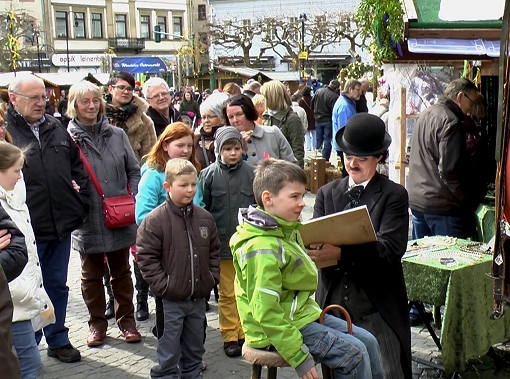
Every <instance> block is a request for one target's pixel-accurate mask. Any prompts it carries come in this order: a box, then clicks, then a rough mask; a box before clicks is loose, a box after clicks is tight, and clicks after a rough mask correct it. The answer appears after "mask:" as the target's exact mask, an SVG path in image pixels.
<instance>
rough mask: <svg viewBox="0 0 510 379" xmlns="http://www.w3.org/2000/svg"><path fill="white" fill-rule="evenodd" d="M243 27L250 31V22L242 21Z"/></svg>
mask: <svg viewBox="0 0 510 379" xmlns="http://www.w3.org/2000/svg"><path fill="white" fill-rule="evenodd" d="M243 27H244V28H248V29H251V20H247V19H246V20H243Z"/></svg>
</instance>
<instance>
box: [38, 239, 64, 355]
mask: <svg viewBox="0 0 510 379" xmlns="http://www.w3.org/2000/svg"><path fill="white" fill-rule="evenodd" d="M70 252H71V235H69V236H68V237H66V238H64V239H61V240H51V241H37V254H38V255H39V263H40V264H41V272H42V278H43V284H44V289H45V290H46V293H47V294H48V296H49V298H50V300H51V302H52V303H53V307H54V308H55V319H56V321H55V323H54V324H50V325H48V326H46V327H44V328H43V330H42V331H40V330H39V331H37V332H36V333H35V339H36V342H37V343H39V342H41V339H42V335H43V332H44V338H46V343H47V344H48V347H49V348H50V349H57V348H59V347H62V346H64V345H68V344H69V343H70V342H69V337H68V331H69V329H68V328H66V327H65V322H66V312H67V299H68V296H69V287H67V269H68V266H69V256H70Z"/></svg>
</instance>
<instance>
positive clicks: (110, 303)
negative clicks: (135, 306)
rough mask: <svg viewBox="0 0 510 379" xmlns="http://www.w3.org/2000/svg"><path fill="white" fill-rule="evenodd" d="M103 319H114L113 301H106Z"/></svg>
mask: <svg viewBox="0 0 510 379" xmlns="http://www.w3.org/2000/svg"><path fill="white" fill-rule="evenodd" d="M104 317H105V318H106V319H107V320H109V319H111V318H114V317H115V307H114V305H113V300H110V301H108V303H107V304H106V312H105V313H104Z"/></svg>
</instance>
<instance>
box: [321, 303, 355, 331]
mask: <svg viewBox="0 0 510 379" xmlns="http://www.w3.org/2000/svg"><path fill="white" fill-rule="evenodd" d="M332 309H338V310H339V311H340V312H342V314H343V315H344V317H345V321H346V322H347V331H348V332H349V334H352V320H351V316H350V315H349V312H347V310H346V309H345V308H344V307H342V306H341V305H338V304H331V305H328V306H327V307H326V308H324V309H323V310H322V312H321V317H319V322H320V323H321V324H322V323H323V322H324V315H325V314H326V313H328V312H329V311H330V310H332Z"/></svg>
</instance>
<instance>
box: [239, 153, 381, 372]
mask: <svg viewBox="0 0 510 379" xmlns="http://www.w3.org/2000/svg"><path fill="white" fill-rule="evenodd" d="M305 186H306V174H305V172H304V171H303V169H301V168H300V167H298V166H296V165H295V164H293V163H289V162H286V161H282V160H274V159H267V160H264V161H261V162H260V163H259V165H258V167H257V169H256V173H255V179H254V182H253V193H254V195H255V200H256V201H257V204H258V205H259V206H258V207H257V208H253V207H250V208H248V210H246V209H244V210H241V211H240V216H241V217H242V219H241V220H240V225H239V226H238V227H237V231H236V233H235V234H234V235H233V236H232V238H231V240H230V247H231V249H232V253H233V256H234V267H235V270H236V280H235V292H236V297H237V307H238V310H239V316H240V318H241V323H242V326H243V329H244V333H245V336H246V343H247V344H248V346H250V347H252V348H259V349H267V348H270V347H274V348H275V349H276V351H277V352H278V353H279V354H280V355H281V356H282V358H283V359H285V361H286V362H287V363H288V364H289V365H290V366H292V367H293V368H294V369H296V372H297V374H298V375H299V377H301V378H305V379H317V378H318V375H317V371H316V369H315V362H314V360H316V361H318V362H323V363H324V364H326V365H327V366H328V367H330V368H332V369H333V370H334V377H335V378H336V379H338V378H363V379H372V378H381V379H382V378H383V375H382V369H381V361H380V359H381V358H380V352H379V345H378V344H377V341H376V339H375V338H374V336H372V335H371V334H370V333H369V332H367V331H366V330H364V329H361V328H358V327H356V326H353V335H350V334H348V333H347V323H346V322H345V321H344V320H342V319H339V318H336V317H334V316H331V315H325V318H324V324H323V325H321V324H320V323H319V322H318V320H319V317H320V314H321V309H320V307H319V306H318V305H317V303H316V302H315V301H314V300H313V299H312V295H313V294H314V292H315V290H316V289H317V267H316V266H315V264H314V263H313V262H312V260H311V259H310V258H309V257H308V255H307V254H306V251H305V247H304V246H303V241H302V239H301V236H300V234H299V229H300V227H301V223H300V222H299V217H300V215H301V211H302V210H303V208H304V207H305V202H304V200H303V196H304V194H305V192H306V190H305ZM241 217H240V218H241Z"/></svg>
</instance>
